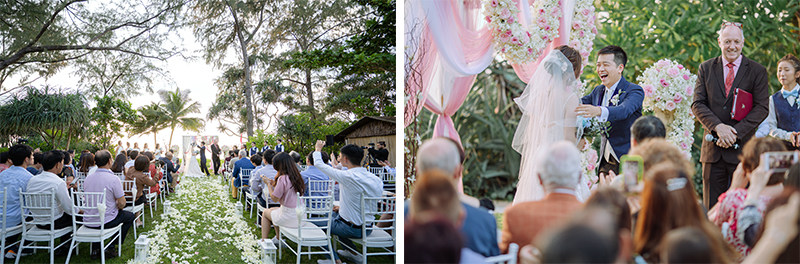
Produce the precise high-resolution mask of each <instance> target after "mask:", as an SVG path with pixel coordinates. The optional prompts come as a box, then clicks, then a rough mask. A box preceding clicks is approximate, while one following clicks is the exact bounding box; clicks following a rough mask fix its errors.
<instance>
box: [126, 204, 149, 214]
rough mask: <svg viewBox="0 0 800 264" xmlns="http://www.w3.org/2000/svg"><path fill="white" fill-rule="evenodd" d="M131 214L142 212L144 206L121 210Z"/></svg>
mask: <svg viewBox="0 0 800 264" xmlns="http://www.w3.org/2000/svg"><path fill="white" fill-rule="evenodd" d="M122 210H125V211H128V212H131V213H135V212H139V211H142V210H144V204H140V205H134V206H127V207H125V209H122Z"/></svg>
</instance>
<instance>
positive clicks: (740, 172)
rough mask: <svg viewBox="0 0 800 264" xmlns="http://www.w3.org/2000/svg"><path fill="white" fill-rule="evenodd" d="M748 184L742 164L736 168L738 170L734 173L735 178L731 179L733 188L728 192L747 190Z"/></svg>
mask: <svg viewBox="0 0 800 264" xmlns="http://www.w3.org/2000/svg"><path fill="white" fill-rule="evenodd" d="M747 182H748V179H747V177H746V176H745V175H744V167H742V163H741V162H740V163H739V165H737V166H736V170H734V171H733V177H731V187H730V188H729V189H728V190H733V189H736V188H745V187H747Z"/></svg>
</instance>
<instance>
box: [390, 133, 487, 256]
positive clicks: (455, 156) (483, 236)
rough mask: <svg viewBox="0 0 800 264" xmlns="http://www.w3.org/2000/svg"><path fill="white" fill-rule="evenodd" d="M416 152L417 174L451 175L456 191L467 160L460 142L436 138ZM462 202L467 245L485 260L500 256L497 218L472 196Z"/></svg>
mask: <svg viewBox="0 0 800 264" xmlns="http://www.w3.org/2000/svg"><path fill="white" fill-rule="evenodd" d="M417 153H418V154H417V171H416V175H424V174H425V173H426V172H429V171H433V170H440V171H443V172H444V173H446V174H447V175H452V176H451V181H453V188H456V186H457V185H458V183H459V181H460V180H461V170H462V168H463V167H462V162H463V161H464V152H463V151H462V150H461V147H460V146H459V145H458V143H456V142H455V141H454V140H452V139H450V138H446V137H439V138H434V139H430V140H428V141H425V143H423V144H422V145H421V146H420V148H419V150H418V151H417ZM459 200H461V205H462V206H463V212H464V214H465V215H466V216H465V217H464V224H463V225H461V230H460V231H461V234H462V235H463V236H464V238H465V239H466V242H465V243H466V245H465V246H466V247H467V248H469V249H470V250H472V251H475V252H476V253H478V254H481V255H483V256H484V257H491V256H496V255H500V249H499V248H498V245H497V221H496V220H495V218H494V216H493V215H491V214H489V213H488V212H487V211H485V210H482V209H480V208H478V207H477V204H479V202H478V201H477V199H475V198H473V197H469V196H467V195H464V194H461V196H460V197H459ZM409 204H410V203H406V208H405V210H406V214H405V216H406V217H408V211H409V207H408V206H409ZM472 204H475V205H472Z"/></svg>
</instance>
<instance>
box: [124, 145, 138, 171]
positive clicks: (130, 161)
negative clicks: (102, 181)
mask: <svg viewBox="0 0 800 264" xmlns="http://www.w3.org/2000/svg"><path fill="white" fill-rule="evenodd" d="M133 144H134V146H136V145H138V143H133ZM134 148H136V147H134ZM138 156H139V150H137V149H134V150H132V151H131V152H129V153H128V162H125V171H127V170H128V168H130V167H133V163H134V162H136V157H138Z"/></svg>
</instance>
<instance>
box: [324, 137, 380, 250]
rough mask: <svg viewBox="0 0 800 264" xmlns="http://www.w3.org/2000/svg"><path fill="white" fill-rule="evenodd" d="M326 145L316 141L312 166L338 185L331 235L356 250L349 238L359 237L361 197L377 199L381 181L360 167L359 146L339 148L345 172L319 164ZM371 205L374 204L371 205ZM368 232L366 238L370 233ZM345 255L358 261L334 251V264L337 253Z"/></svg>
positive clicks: (360, 153) (340, 159)
mask: <svg viewBox="0 0 800 264" xmlns="http://www.w3.org/2000/svg"><path fill="white" fill-rule="evenodd" d="M323 146H325V141H322V140H317V143H316V144H315V145H314V149H315V152H314V154H313V155H314V164H315V166H316V167H317V169H319V170H320V171H322V172H323V173H325V174H326V175H328V177H331V179H333V180H335V181H337V182H339V183H340V184H341V188H342V193H345V194H347V195H343V197H341V198H342V199H341V205H340V206H339V210H338V211H336V210H334V212H333V215H332V217H333V219H335V220H334V221H332V222H331V230H330V233H331V235H336V236H338V237H339V240H340V241H341V242H342V243H345V244H347V245H348V246H350V248H356V247H355V245H354V244H353V242H352V241H350V239H349V238H361V234H362V231H361V225H362V224H363V223H362V222H361V216H362V215H363V214H364V208H361V196H364V197H380V196H381V194H382V191H383V181H381V179H379V178H378V177H375V174H372V173H370V172H369V171H368V170H367V169H366V168H364V167H361V166H359V164H361V160H362V159H363V158H364V150H362V149H361V148H360V147H359V146H356V145H353V144H349V145H346V146H344V147H342V148H341V149H339V152H340V153H341V157H340V158H339V161H340V162H341V163H342V165H343V166H345V167H347V170H346V171H341V170H337V169H334V168H332V167H331V166H329V165H328V164H325V162H323V161H322V153H321V151H322V147H323ZM370 206H373V205H370ZM371 233H372V232H371V231H367V235H369V234H371ZM344 252H346V253H348V255H349V256H351V257H352V258H353V259H360V258H358V257H357V255H356V253H352V252H350V251H349V250H339V251H337V252H333V257H334V259H335V261H336V263H337V264H341V260H340V259H339V254H341V253H344ZM332 262H333V260H329V259H328V260H320V261H318V263H332Z"/></svg>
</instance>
